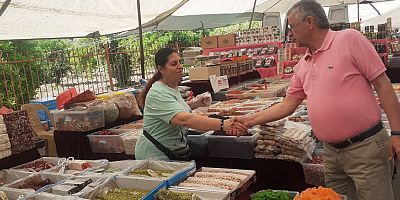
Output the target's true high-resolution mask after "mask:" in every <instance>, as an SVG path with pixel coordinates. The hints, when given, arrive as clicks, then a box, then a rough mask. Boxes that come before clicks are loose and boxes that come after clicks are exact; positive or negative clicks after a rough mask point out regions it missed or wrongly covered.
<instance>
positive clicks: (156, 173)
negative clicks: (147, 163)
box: [129, 169, 174, 178]
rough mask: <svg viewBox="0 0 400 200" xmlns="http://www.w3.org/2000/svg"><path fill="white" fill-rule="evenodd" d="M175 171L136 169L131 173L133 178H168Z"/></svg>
mask: <svg viewBox="0 0 400 200" xmlns="http://www.w3.org/2000/svg"><path fill="white" fill-rule="evenodd" d="M173 173H174V171H168V170H155V169H135V170H133V171H131V172H130V173H129V175H132V176H144V177H153V178H166V177H170V176H171V175H172V174H173Z"/></svg>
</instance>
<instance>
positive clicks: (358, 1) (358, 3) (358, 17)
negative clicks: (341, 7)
mask: <svg viewBox="0 0 400 200" xmlns="http://www.w3.org/2000/svg"><path fill="white" fill-rule="evenodd" d="M357 22H358V23H360V0H357Z"/></svg>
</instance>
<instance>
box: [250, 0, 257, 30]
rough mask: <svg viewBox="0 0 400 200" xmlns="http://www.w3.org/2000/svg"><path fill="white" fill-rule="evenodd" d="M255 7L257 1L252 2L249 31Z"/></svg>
mask: <svg viewBox="0 0 400 200" xmlns="http://www.w3.org/2000/svg"><path fill="white" fill-rule="evenodd" d="M256 5H257V0H254V5H253V10H252V11H251V17H250V24H249V29H251V24H252V23H253V16H254V10H255V9H256Z"/></svg>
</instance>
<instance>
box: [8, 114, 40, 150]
mask: <svg viewBox="0 0 400 200" xmlns="http://www.w3.org/2000/svg"><path fill="white" fill-rule="evenodd" d="M3 119H4V124H5V125H6V127H7V134H8V137H9V139H10V143H11V151H12V154H19V153H21V152H23V151H27V150H30V149H33V148H34V147H35V140H34V137H33V132H32V127H31V125H30V123H29V118H28V113H27V112H26V111H25V110H20V111H15V112H12V113H8V114H4V115H3Z"/></svg>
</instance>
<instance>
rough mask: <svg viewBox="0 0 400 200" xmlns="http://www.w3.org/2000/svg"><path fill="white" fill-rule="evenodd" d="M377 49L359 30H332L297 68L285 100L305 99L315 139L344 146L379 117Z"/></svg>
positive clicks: (380, 64) (380, 66)
mask: <svg viewBox="0 0 400 200" xmlns="http://www.w3.org/2000/svg"><path fill="white" fill-rule="evenodd" d="M385 70H386V68H385V66H384V64H383V63H382V61H381V60H380V58H379V55H378V54H377V52H376V51H375V49H374V47H373V45H372V44H371V43H370V42H369V41H368V40H367V38H366V37H364V36H363V35H362V34H361V33H360V32H358V31H356V30H344V31H331V30H329V32H328V34H327V35H326V37H325V40H324V42H323V44H322V46H321V48H319V49H318V50H317V51H315V52H314V54H311V53H310V52H309V51H308V50H307V52H306V54H305V56H304V58H303V59H302V60H300V62H299V63H298V64H297V65H296V67H295V73H294V76H293V77H292V79H291V81H290V87H289V89H288V91H287V96H291V97H295V98H299V99H305V98H307V102H308V103H307V105H308V117H309V119H310V122H311V126H312V128H313V131H314V133H315V135H316V136H317V138H318V139H319V140H321V141H323V142H329V143H334V142H341V141H344V140H346V139H348V138H351V137H353V136H355V135H357V134H359V133H361V132H362V131H364V130H367V129H368V128H370V127H372V126H374V125H375V124H377V123H378V122H379V120H380V118H381V114H380V110H379V106H378V104H377V102H376V100H375V97H374V95H373V92H372V86H371V84H370V81H372V80H374V79H375V78H376V77H377V76H379V75H380V74H382V73H384V72H385Z"/></svg>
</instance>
